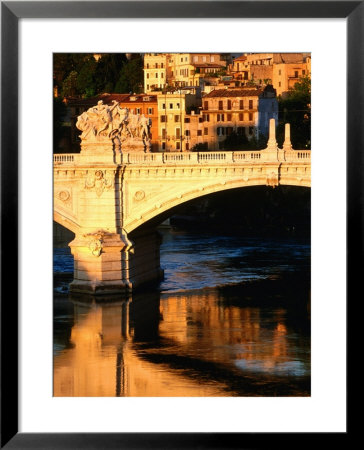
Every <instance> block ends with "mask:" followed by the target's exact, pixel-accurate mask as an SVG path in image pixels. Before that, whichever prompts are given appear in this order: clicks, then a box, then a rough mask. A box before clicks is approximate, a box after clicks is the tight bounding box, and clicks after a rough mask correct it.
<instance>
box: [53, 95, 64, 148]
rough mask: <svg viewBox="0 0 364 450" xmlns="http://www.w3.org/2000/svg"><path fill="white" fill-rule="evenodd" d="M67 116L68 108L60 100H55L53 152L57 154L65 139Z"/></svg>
mask: <svg viewBox="0 0 364 450" xmlns="http://www.w3.org/2000/svg"><path fill="white" fill-rule="evenodd" d="M65 115H66V106H65V104H64V103H63V102H62V100H61V99H59V98H54V99H53V150H54V152H55V153H56V152H57V149H58V145H59V142H60V140H61V139H62V138H63V137H64V132H65V127H64V126H63V122H64V117H65Z"/></svg>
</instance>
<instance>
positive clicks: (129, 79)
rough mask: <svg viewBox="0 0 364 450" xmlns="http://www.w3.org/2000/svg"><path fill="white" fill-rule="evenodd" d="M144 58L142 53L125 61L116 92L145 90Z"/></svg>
mask: <svg viewBox="0 0 364 450" xmlns="http://www.w3.org/2000/svg"><path fill="white" fill-rule="evenodd" d="M143 78H144V75H143V60H142V57H141V55H135V56H134V58H132V59H131V60H130V61H127V62H126V63H124V65H123V67H122V68H121V70H120V73H119V78H118V80H117V83H116V85H115V92H117V93H128V92H135V93H136V94H138V93H140V92H142V90H143Z"/></svg>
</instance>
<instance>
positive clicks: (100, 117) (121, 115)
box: [76, 100, 151, 152]
mask: <svg viewBox="0 0 364 450" xmlns="http://www.w3.org/2000/svg"><path fill="white" fill-rule="evenodd" d="M150 126H151V123H150V119H149V118H147V117H145V116H144V114H142V115H140V114H133V113H131V112H130V111H129V109H128V108H122V107H121V106H120V104H119V103H118V102H117V101H115V100H113V104H112V105H111V106H109V105H104V103H103V101H102V100H100V101H99V102H98V103H97V105H96V106H93V107H92V108H89V109H88V110H87V111H85V112H83V113H82V114H81V115H80V116H79V117H78V119H77V123H76V127H77V128H78V129H79V130H81V131H82V134H81V136H80V138H81V141H82V147H83V148H85V146H87V145H88V144H93V145H94V144H99V145H105V144H106V145H114V146H116V147H118V148H121V150H125V151H128V152H130V151H150V148H151V142H150Z"/></svg>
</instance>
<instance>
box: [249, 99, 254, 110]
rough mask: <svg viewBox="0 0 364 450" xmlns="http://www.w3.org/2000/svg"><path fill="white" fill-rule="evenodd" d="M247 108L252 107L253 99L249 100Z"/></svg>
mask: <svg viewBox="0 0 364 450" xmlns="http://www.w3.org/2000/svg"><path fill="white" fill-rule="evenodd" d="M249 109H253V100H249Z"/></svg>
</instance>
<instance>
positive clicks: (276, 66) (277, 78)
mask: <svg viewBox="0 0 364 450" xmlns="http://www.w3.org/2000/svg"><path fill="white" fill-rule="evenodd" d="M229 73H230V74H231V75H232V76H233V77H234V78H235V79H237V80H242V82H243V81H245V82H246V83H247V82H249V81H250V82H252V81H253V82H254V83H255V84H257V85H260V86H266V85H268V84H272V85H273V87H274V89H276V91H277V95H278V96H279V95H283V96H284V95H285V94H287V92H288V91H289V90H290V89H293V87H294V85H295V83H297V82H298V81H299V80H300V78H301V77H303V76H307V75H310V74H311V56H310V54H309V53H251V54H246V55H243V56H240V57H239V58H236V59H235V60H234V62H233V64H231V65H230V66H229Z"/></svg>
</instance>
